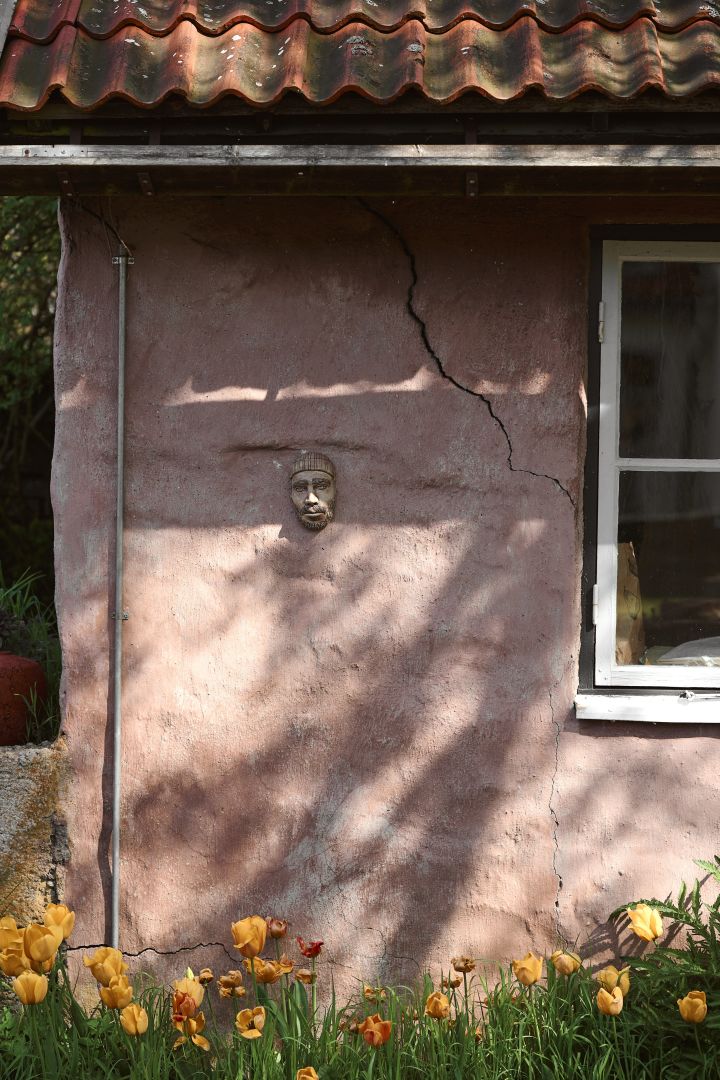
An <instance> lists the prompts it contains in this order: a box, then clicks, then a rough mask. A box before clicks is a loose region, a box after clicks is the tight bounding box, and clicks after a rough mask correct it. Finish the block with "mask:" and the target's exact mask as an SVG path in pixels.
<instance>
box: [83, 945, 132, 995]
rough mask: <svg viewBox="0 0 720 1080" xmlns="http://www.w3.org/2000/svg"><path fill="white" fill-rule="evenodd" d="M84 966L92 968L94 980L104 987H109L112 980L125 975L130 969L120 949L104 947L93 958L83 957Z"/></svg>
mask: <svg viewBox="0 0 720 1080" xmlns="http://www.w3.org/2000/svg"><path fill="white" fill-rule="evenodd" d="M83 964H84V965H85V967H88V968H90V970H91V971H92V973H93V978H94V979H95V980H96V982H99V983H101V984H102V985H103V986H109V985H110V980H111V979H113V978H115V976H117V975H124V974H125V972H126V971H127V969H128V966H127V964H126V963H125V961H124V960H123V958H122V953H121V952H120V950H119V949H112V948H110V946H109V945H103V946H102V948H100V949H98V950H97V951H96V952H95V954H94V955H93V956H83Z"/></svg>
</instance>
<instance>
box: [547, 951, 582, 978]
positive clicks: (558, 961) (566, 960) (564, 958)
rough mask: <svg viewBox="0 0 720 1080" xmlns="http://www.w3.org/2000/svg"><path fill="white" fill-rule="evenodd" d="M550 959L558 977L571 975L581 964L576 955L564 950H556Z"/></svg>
mask: <svg viewBox="0 0 720 1080" xmlns="http://www.w3.org/2000/svg"><path fill="white" fill-rule="evenodd" d="M550 959H551V961H552V964H553V967H554V968H555V970H556V971H557V973H558V975H572V974H573V972H575V971H577V970H578V969H579V968H580V966H581V964H582V961H581V959H580V957H579V956H578V954H577V953H574V952H565V950H564V949H556V950H555V952H554V953H553V954H552V956H551V957H550Z"/></svg>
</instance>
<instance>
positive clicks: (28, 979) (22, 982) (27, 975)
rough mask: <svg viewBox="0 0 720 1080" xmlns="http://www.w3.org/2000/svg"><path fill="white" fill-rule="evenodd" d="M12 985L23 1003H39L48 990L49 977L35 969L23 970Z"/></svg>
mask: <svg viewBox="0 0 720 1080" xmlns="http://www.w3.org/2000/svg"><path fill="white" fill-rule="evenodd" d="M12 985H13V990H14V991H15V993H16V994H17V996H18V997H19V998H20V1000H21V1002H22V1003H23V1005H38V1004H39V1003H40V1002H41V1001H44V999H45V995H46V994H47V992H48V981H47V978H46V977H45V976H44V975H36V974H35V972H34V971H23V972H22V974H20V975H18V977H17V979H15V980H14V982H13V984H12Z"/></svg>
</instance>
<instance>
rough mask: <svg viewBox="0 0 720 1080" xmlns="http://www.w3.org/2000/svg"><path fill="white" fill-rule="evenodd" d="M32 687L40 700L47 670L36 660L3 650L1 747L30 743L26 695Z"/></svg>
mask: <svg viewBox="0 0 720 1080" xmlns="http://www.w3.org/2000/svg"><path fill="white" fill-rule="evenodd" d="M33 689H34V690H35V692H36V694H37V696H38V699H39V700H40V701H43V700H44V699H45V697H46V695H47V681H46V679H45V672H44V671H43V669H42V668H41V666H40V664H38V662H37V661H36V660H28V659H27V658H26V657H24V656H13V654H12V653H7V652H0V746H18V745H19V744H20V743H24V742H27V733H26V732H27V720H28V710H27V705H26V704H25V702H24V701H23V698H27V699H28V700H29V699H30V697H31V695H32V692H33Z"/></svg>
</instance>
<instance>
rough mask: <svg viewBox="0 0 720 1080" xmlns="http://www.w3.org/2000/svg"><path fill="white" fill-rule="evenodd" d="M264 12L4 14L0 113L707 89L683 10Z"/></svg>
mask: <svg viewBox="0 0 720 1080" xmlns="http://www.w3.org/2000/svg"><path fill="white" fill-rule="evenodd" d="M719 2H720V0H719ZM267 10H268V5H267V4H266V3H265V0H262V3H261V2H260V0H246V2H244V3H240V2H238V0H212V2H210V0H170V2H169V3H167V4H160V3H158V2H152V0H146V2H141V0H137V2H133V0H113V2H112V3H110V2H108V0H33V2H31V0H20V3H19V4H18V8H17V10H16V13H15V19H14V23H13V27H14V28H13V31H12V36H10V37H9V38H8V41H7V43H6V46H5V50H4V52H3V56H2V60H1V61H0V103H2V104H5V105H9V106H11V107H13V108H16V109H24V110H34V109H38V108H41V107H42V105H43V104H44V103H45V102H46V101H47V100H48V97H49V96H50V94H51V93H52V92H53V91H55V90H58V91H60V92H61V93H62V95H63V96H64V97H65V98H66V99H67V101H69V102H70V103H71V104H73V105H74V106H76V107H77V108H79V109H83V110H90V109H93V108H96V107H97V106H99V105H100V104H102V103H103V102H105V101H107V100H108V99H110V98H114V97H118V98H125V99H127V100H129V101H131V102H133V103H135V104H137V105H141V106H144V107H148V108H151V107H152V106H154V105H157V104H159V102H161V101H162V100H163V99H164V98H166V97H168V96H169V95H172V94H178V95H181V96H183V97H184V98H185V99H186V100H187V101H188V102H189V103H191V104H193V105H197V106H201V107H207V106H210V105H212V104H213V103H214V102H216V101H218V100H219V99H220V98H221V97H223V96H225V95H228V94H234V95H236V96H238V97H241V98H243V99H244V100H245V101H247V102H250V103H252V104H255V105H259V106H267V105H270V104H272V103H274V102H276V101H278V100H279V99H280V98H281V97H282V96H283V95H284V94H286V93H288V92H292V91H295V92H298V93H300V94H302V95H304V96H305V97H306V98H307V99H308V100H309V101H312V102H315V103H318V104H327V103H330V102H332V101H334V100H336V99H337V98H338V97H340V96H341V95H342V94H344V93H347V92H349V91H355V92H357V93H359V94H362V95H364V96H365V97H366V98H369V99H370V100H372V101H374V102H377V103H387V102H390V101H393V100H394V99H396V98H397V97H399V96H400V95H401V94H402V93H404V92H405V91H407V90H409V89H412V88H415V89H418V90H420V91H421V92H422V93H423V94H425V96H426V97H427V98H428V99H429V100H431V101H433V102H438V103H447V102H451V101H454V100H455V99H457V98H458V97H460V95H462V94H463V93H465V92H467V91H476V92H479V93H481V94H484V95H486V96H487V97H490V98H493V99H495V100H497V101H509V100H513V99H515V98H518V97H520V96H521V95H522V94H524V93H525V92H527V91H528V90H529V89H531V88H537V89H538V90H540V91H541V92H542V93H544V94H545V95H546V96H547V97H548V98H549V99H553V100H558V101H562V100H568V99H570V98H573V97H575V96H576V95H578V94H580V93H582V92H583V91H586V90H591V89H592V90H597V91H599V92H601V93H604V94H607V95H608V96H611V97H615V98H624V99H627V98H632V97H634V96H636V95H638V94H640V93H641V92H642V91H643V90H645V89H647V88H649V87H656V88H658V89H659V90H661V91H663V92H664V93H666V94H668V95H671V96H673V97H683V96H686V95H688V94H691V93H694V92H696V91H698V90H701V89H703V88H706V87H709V86H712V85H715V84H716V83H717V82H718V81H719V80H720V12H719V11H718V10H716V7H715V5H714V4H711V3H699V2H697V0H681V2H678V3H670V2H669V0H655V2H652V0H614V2H611V0H388V2H387V3H385V4H383V5H382V6H381V5H379V4H378V3H377V0H340V2H332V0H274V3H273V4H272V5H270V10H271V11H272V15H267V14H263V15H262V18H261V13H262V12H265V11H267ZM131 13H132V18H131ZM351 16H352V21H348V19H350V18H351ZM262 19H264V20H265V21H264V22H263V21H262ZM613 20H615V21H613Z"/></svg>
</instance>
